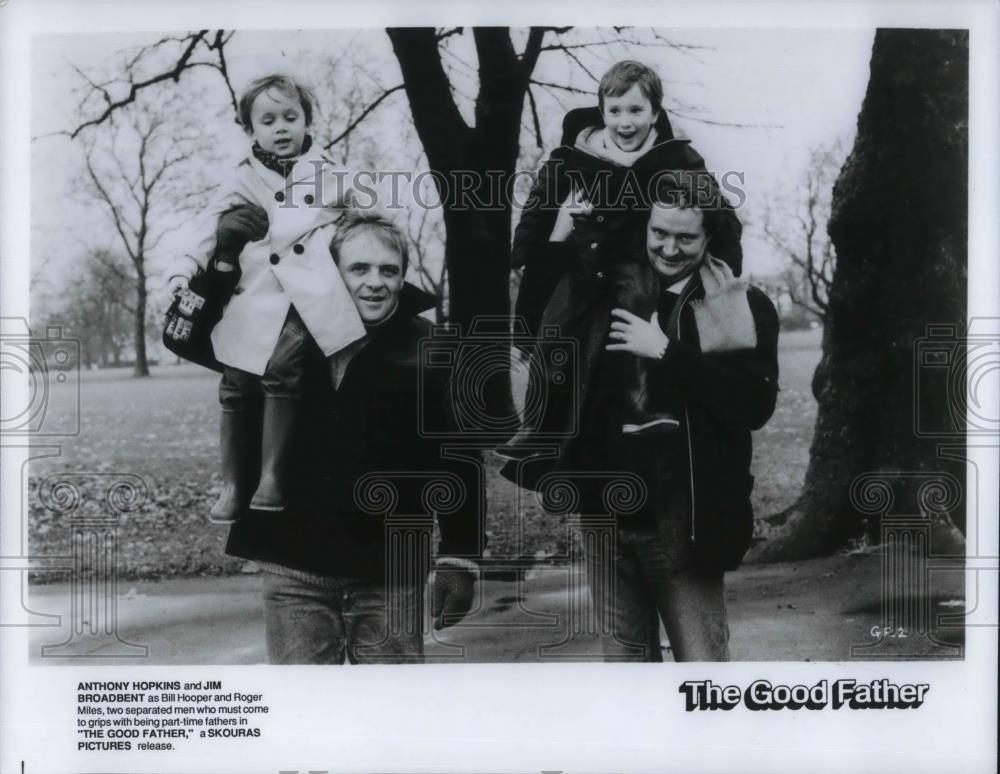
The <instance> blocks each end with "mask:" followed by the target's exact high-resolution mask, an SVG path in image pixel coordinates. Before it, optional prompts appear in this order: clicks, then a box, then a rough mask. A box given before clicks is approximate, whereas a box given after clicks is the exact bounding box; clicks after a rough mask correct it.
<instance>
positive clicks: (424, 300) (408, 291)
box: [366, 282, 437, 336]
mask: <svg viewBox="0 0 1000 774" xmlns="http://www.w3.org/2000/svg"><path fill="white" fill-rule="evenodd" d="M435 306H437V303H436V300H435V298H434V296H432V295H431V294H430V293H428V292H427V291H425V290H421V289H420V288H418V287H417V286H416V285H413V284H411V283H409V282H404V283H403V287H402V289H401V290H400V291H399V300H398V301H397V302H396V308H395V309H394V310H393V312H392V314H391V315H389V316H388V317H387V318H385V319H384V320H382V321H381V322H378V323H375V324H374V325H371V326H366V327H367V328H368V334H369V335H370V336H377V335H378V334H379V333H380V332H381V331H383V330H386V329H388V328H393V327H394V326H396V325H399V324H401V323H404V322H406V321H408V320H412V319H413V318H414V317H416V316H417V315H419V314H421V313H422V312H426V311H427V310H428V309H433V308H434V307H435Z"/></svg>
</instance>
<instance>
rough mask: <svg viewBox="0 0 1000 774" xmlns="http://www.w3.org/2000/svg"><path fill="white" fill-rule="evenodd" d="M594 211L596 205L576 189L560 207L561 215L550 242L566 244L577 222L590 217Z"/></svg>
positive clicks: (557, 216) (559, 214)
mask: <svg viewBox="0 0 1000 774" xmlns="http://www.w3.org/2000/svg"><path fill="white" fill-rule="evenodd" d="M593 211H594V205H592V204H591V203H590V202H589V201H588V200H587V199H586V197H584V195H583V192H582V191H577V190H576V189H575V188H574V189H573V190H572V191H570V194H569V196H567V197H566V199H565V200H564V201H563V203H562V204H561V205H560V206H559V213H558V214H557V215H556V224H555V226H554V227H553V228H552V236H550V237H549V241H550V242H565V241H566V238H567V237H568V236H569V235H570V234H571V233H573V226H574V225H576V221H577V220H578V219H583V218H588V217H590V213H591V212H593Z"/></svg>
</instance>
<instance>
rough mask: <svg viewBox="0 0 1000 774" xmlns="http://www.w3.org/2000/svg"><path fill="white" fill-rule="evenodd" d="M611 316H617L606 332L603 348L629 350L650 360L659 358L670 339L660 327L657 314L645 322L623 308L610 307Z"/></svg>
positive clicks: (620, 350)
mask: <svg viewBox="0 0 1000 774" xmlns="http://www.w3.org/2000/svg"><path fill="white" fill-rule="evenodd" d="M611 314H612V316H614V317H616V318H618V319H616V320H615V321H614V322H612V323H611V332H610V333H609V334H608V339H609V341H610V342H611V343H609V344H608V345H607V346H606V347H605V349H606V350H607V351H608V352H629V353H631V354H633V355H638V356H639V357H646V358H649V359H650V360H659V359H660V358H661V357H663V353H664V351H665V350H666V348H667V344H669V343H670V340H669V339H668V338H667V334H665V333H664V332H663V331H662V330H661V329H660V321H659V314H658V313H657V312H653V316H652V317H651V318H649V322H646V321H645V320H643V319H642V318H641V317H636V316H635V315H634V314H632V313H631V312H629V311H626V310H625V309H612V310H611Z"/></svg>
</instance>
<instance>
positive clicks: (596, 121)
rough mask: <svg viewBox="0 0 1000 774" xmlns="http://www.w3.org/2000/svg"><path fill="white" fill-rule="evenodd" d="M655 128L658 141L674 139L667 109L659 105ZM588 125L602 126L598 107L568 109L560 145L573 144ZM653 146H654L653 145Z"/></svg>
mask: <svg viewBox="0 0 1000 774" xmlns="http://www.w3.org/2000/svg"><path fill="white" fill-rule="evenodd" d="M653 126H654V127H655V129H656V138H657V140H658V142H660V143H663V142H667V141H668V140H673V139H674V130H673V128H672V127H671V126H670V119H668V118H667V111H665V110H664V109H663V106H662V105H661V106H660V114H659V115H658V116H657V117H656V121H655V123H654V124H653ZM589 127H597V128H598V129H603V128H604V116H603V115H602V114H601V109H600V108H598V107H588V108H576V109H574V110H571V111H569V112H568V113H567V114H566V117H565V118H564V119H563V133H562V142H561V143H560V144H561V145H570V146H572V145H574V144H576V138H577V137H578V136H579V134H580V132H582V131H583V130H584V129H587V128H589ZM654 147H655V146H654Z"/></svg>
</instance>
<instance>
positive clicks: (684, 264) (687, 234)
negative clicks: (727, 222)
mask: <svg viewBox="0 0 1000 774" xmlns="http://www.w3.org/2000/svg"><path fill="white" fill-rule="evenodd" d="M707 248H708V237H707V236H706V235H705V216H704V214H703V213H702V211H701V210H699V209H695V208H692V207H684V208H681V207H669V206H667V205H665V204H659V203H658V204H656V205H654V206H653V207H652V208H651V210H650V213H649V223H648V225H647V226H646V255H647V256H648V258H649V262H650V263H651V264H652V265H653V268H654V269H656V271H657V273H658V274H660V276H662V277H663V278H664V279H666V280H668V281H669V282H671V283H674V282H678V281H680V280H682V279H684V278H685V277H687V276H689V275H691V274H693V273H694V272H695V271H696V270H697V269H698V267H699V266H701V262H702V260H703V259H704V257H705V251H706V249H707Z"/></svg>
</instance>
